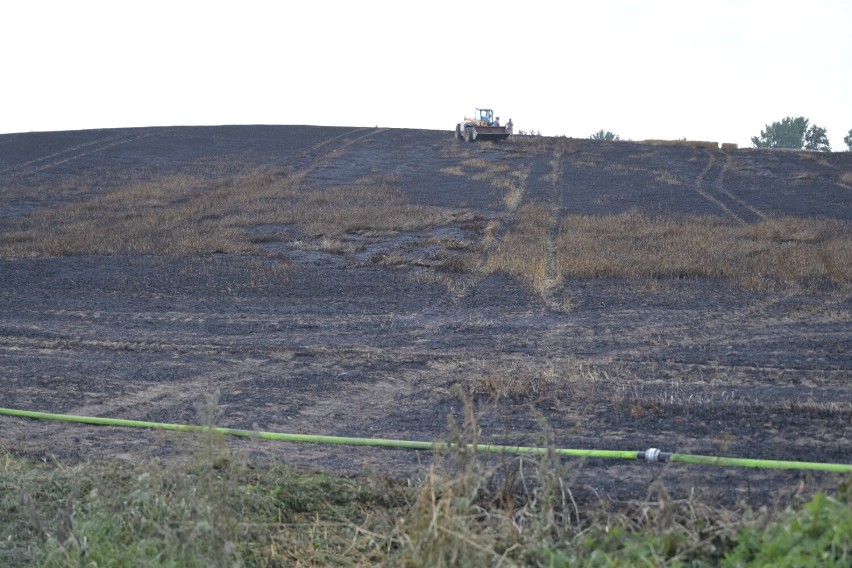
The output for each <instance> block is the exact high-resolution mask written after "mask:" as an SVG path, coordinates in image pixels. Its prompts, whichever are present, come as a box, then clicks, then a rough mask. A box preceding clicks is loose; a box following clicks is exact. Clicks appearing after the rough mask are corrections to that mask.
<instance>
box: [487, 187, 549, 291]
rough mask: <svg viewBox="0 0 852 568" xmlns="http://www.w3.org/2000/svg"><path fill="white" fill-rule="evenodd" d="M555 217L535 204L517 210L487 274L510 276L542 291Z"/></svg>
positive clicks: (496, 250) (497, 247) (489, 259)
mask: <svg viewBox="0 0 852 568" xmlns="http://www.w3.org/2000/svg"><path fill="white" fill-rule="evenodd" d="M552 217H553V213H552V210H551V208H550V207H548V206H546V205H544V204H542V203H540V202H536V201H532V202H529V203H527V204H525V205H523V206H522V207H521V208H520V209H518V212H517V218H516V220H515V221H514V222H513V223H512V224H511V225H510V226H509V227H508V228H507V229H506V232H505V234H504V235H503V237H502V239H501V240H500V242H499V243H497V245H496V247H495V248H494V250H493V251H492V252H491V254H490V255H489V257H488V259H487V262H486V264H485V272H486V273H489V274H490V273H494V272H502V273H505V274H509V275H511V276H515V277H517V278H520V279H522V280H523V281H524V282H526V283H527V284H528V285H529V286H530V287H531V288H533V289H535V290H540V289H543V288H544V286H545V279H546V277H547V267H548V254H549V249H548V239H549V237H550V227H551V223H552Z"/></svg>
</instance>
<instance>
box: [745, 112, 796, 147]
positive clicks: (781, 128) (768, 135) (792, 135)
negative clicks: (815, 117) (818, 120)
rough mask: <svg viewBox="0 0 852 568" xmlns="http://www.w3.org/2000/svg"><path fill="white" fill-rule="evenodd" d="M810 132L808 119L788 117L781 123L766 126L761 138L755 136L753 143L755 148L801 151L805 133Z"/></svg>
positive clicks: (761, 132)
mask: <svg viewBox="0 0 852 568" xmlns="http://www.w3.org/2000/svg"><path fill="white" fill-rule="evenodd" d="M807 130H808V119H807V118H805V117H804V116H799V117H796V118H793V117H791V116H788V117H786V118H784V119H782V120H781V122H773V123H772V124H767V125H766V130H761V131H760V136H753V137H752V139H751V143H752V144H754V147H755V148H795V149H797V150H798V149H801V148H802V146H803V144H804V140H805V132H806V131H807Z"/></svg>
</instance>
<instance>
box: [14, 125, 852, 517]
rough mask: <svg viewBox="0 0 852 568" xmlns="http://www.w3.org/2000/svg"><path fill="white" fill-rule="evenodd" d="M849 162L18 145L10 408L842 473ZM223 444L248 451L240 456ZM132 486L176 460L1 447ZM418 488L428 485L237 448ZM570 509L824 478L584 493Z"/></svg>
mask: <svg viewBox="0 0 852 568" xmlns="http://www.w3.org/2000/svg"><path fill="white" fill-rule="evenodd" d="M849 172H852V154H849V153H835V154H826V155H824V154H817V153H806V152H768V151H757V150H727V151H721V150H714V149H704V148H693V147H688V146H674V145H672V146H668V145H651V144H639V143H632V142H618V143H603V142H594V141H589V140H572V139H564V138H542V137H515V138H514V139H513V140H510V141H507V142H506V143H502V144H464V143H459V142H455V141H454V140H453V139H452V135H451V133H447V132H435V131H416V130H399V129H381V128H377V129H374V128H326V127H309V126H292V127H210V128H206V127H197V128H190V127H187V128H150V129H128V130H106V131H81V132H69V133H36V134H20V135H17V134H16V135H4V136H0V184H2V185H0V314H2V316H0V354H2V356H0V377H2V384H1V385H0V399H2V406H3V407H7V408H19V409H29V410H40V411H48V412H59V413H68V414H81V415H94V416H108V417H119V418H130V419H139V420H150V421H165V422H178V423H198V422H199V408H202V407H205V406H208V407H209V404H210V402H211V398H212V399H213V401H214V402H215V408H216V418H215V421H216V424H217V425H221V426H229V427H234V428H245V429H260V430H267V431H281V432H296V433H312V434H333V435H340V436H365V437H382V438H398V439H413V440H438V439H442V438H443V437H444V436H446V433H447V431H448V426H447V424H448V417H450V416H452V417H455V419H456V420H457V421H459V422H461V421H462V419H463V417H462V414H463V411H464V405H465V401H469V402H470V403H471V404H472V407H473V409H474V412H475V416H476V418H477V422H478V433H479V440H480V441H484V442H495V443H509V444H538V443H544V444H551V445H554V446H556V447H567V448H596V449H623V450H644V449H646V448H649V447H659V448H662V449H663V450H665V451H675V452H682V453H699V454H710V455H729V456H739V457H751V458H766V459H793V460H804V461H829V462H844V463H850V462H852V386H850V378H852V334H850V321H852V318H850V313H851V312H850V310H852V296H850V289H852V288H850V283H852V238H850V237H852V230H850V227H852V225H850V220H852V199H850V197H852V187H850V185H849V183H848V180H849V175H850V173H849ZM234 443H235V444H237V442H234ZM0 444H2V445H5V446H7V447H9V448H11V449H12V450H13V451H15V452H18V453H19V454H21V455H25V456H31V457H36V458H48V457H51V456H55V457H56V458H58V459H60V460H63V461H71V462H73V461H76V460H90V459H97V458H104V457H106V458H113V457H118V458H120V459H126V460H128V461H131V462H134V463H135V462H144V461H145V460H149V459H151V458H154V457H158V458H167V457H168V456H170V455H172V454H174V453H178V452H179V448H180V445H181V441H180V437H179V436H169V435H163V434H157V433H153V432H147V431H127V430H121V429H113V428H103V427H89V426H81V425H68V424H58V423H38V422H32V421H26V420H21V419H14V418H0ZM240 444H243V448H244V449H245V451H247V452H248V453H249V454H250V455H251V456H252V457H253V459H254V458H257V459H274V460H277V461H280V462H284V463H287V464H293V465H296V466H298V467H306V468H311V469H319V470H322V471H328V472H333V473H347V474H358V473H361V472H363V471H365V470H369V471H374V472H378V473H379V474H381V475H385V476H389V477H392V478H397V479H414V478H417V477H418V476H419V475H421V474H422V472H423V464H424V463H426V462H428V461H429V460H430V456H428V455H424V454H422V453H406V452H398V451H388V450H377V449H364V448H359V449H352V448H342V447H321V446H309V445H290V444H273V443H269V442H261V441H250V442H240ZM569 466H570V471H571V472H572V473H571V479H570V483H571V486H572V487H573V488H574V491H575V495H576V498H577V499H578V500H579V499H601V498H605V499H611V500H614V501H619V500H629V499H632V498H645V497H646V496H648V495H649V494H651V493H653V492H655V491H658V490H659V488H660V487H665V488H666V491H668V492H669V493H670V494H671V495H672V496H674V497H675V498H682V497H684V496H689V495H695V494H698V495H700V496H702V498H704V499H707V500H713V501H716V502H720V503H736V502H740V501H747V502H749V503H753V504H762V503H772V502H774V501H775V500H777V499H780V498H781V496H783V495H787V494H789V493H792V492H795V491H800V490H802V488H803V487H804V488H806V491H808V492H813V491H817V490H820V489H824V488H826V487H836V486H837V483H838V479H837V476H833V475H827V474H813V473H802V472H797V471H782V472H776V471H764V470H731V469H722V468H719V469H713V468H710V469H708V468H702V467H697V466H683V465H679V466H675V465H673V466H662V465H658V464H645V463H641V462H636V463H632V462H623V463H613V462H611V461H605V460H585V461H582V462H581V461H577V462H576V463H574V462H571V463H570V464H569Z"/></svg>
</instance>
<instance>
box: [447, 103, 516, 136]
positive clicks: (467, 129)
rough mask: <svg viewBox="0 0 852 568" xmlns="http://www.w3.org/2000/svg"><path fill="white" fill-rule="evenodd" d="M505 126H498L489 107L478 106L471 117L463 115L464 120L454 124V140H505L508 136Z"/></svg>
mask: <svg viewBox="0 0 852 568" xmlns="http://www.w3.org/2000/svg"><path fill="white" fill-rule="evenodd" d="M509 134H510V133H509V131H508V130H507V129H506V127H505V126H499V125H498V124H497V122H496V121H495V120H494V111H492V110H491V109H490V108H478V109H476V112H475V113H474V115H473V118H468V117H465V119H464V122H460V123H458V124H456V140H461V139H464V141H465V142H473V141H475V140H505V139H506V138H508V137H509Z"/></svg>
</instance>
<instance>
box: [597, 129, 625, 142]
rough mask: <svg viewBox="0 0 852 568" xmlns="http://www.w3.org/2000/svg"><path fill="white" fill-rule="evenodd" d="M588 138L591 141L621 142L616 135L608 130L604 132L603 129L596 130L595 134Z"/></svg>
mask: <svg viewBox="0 0 852 568" xmlns="http://www.w3.org/2000/svg"><path fill="white" fill-rule="evenodd" d="M589 138H590V139H592V140H606V141H613V140H621V138H620V137H619V136H618V134H613V133H612V132H610V131H609V130H607V131H606V132H604V131H603V129H601V130H598V131H597V132H595V133H594V134H592V135H591V136H589Z"/></svg>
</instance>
